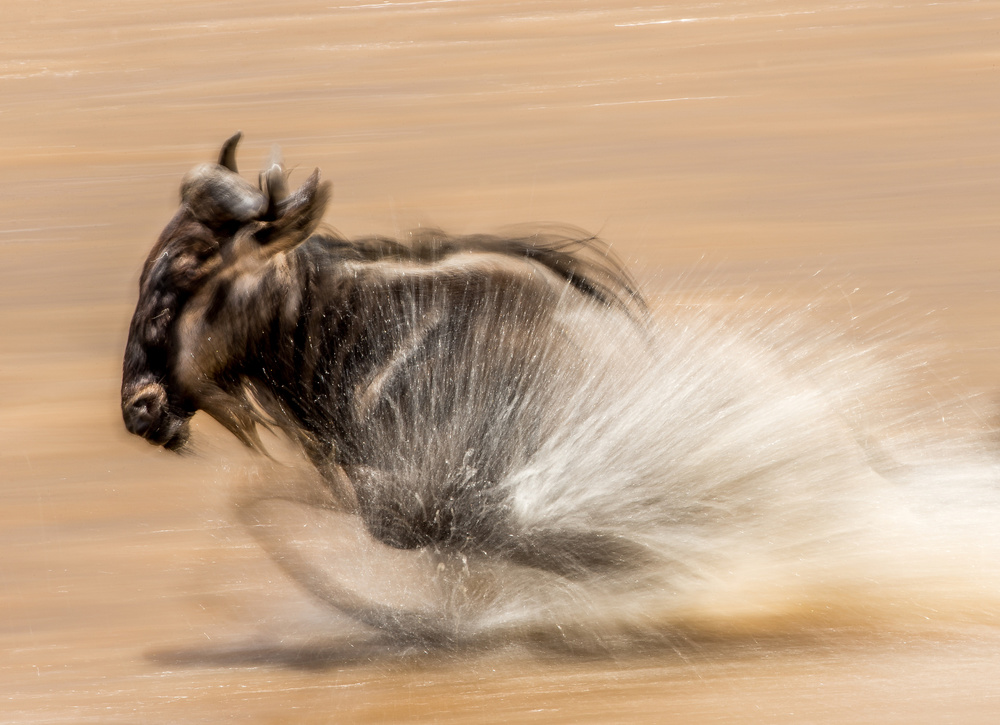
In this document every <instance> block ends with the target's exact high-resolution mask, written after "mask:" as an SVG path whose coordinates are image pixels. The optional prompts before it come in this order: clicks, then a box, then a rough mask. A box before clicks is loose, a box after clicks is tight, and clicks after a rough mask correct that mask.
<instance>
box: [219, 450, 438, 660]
mask: <svg viewBox="0 0 1000 725" xmlns="http://www.w3.org/2000/svg"><path fill="white" fill-rule="evenodd" d="M288 473H291V471H290V469H289V470H286V474H288ZM334 501H335V499H334V498H333V497H332V496H329V495H327V494H324V493H323V492H322V490H321V489H320V490H317V487H314V486H310V485H300V484H297V485H293V486H286V487H285V488H283V489H279V490H278V491H277V492H271V493H269V494H264V493H261V494H259V495H244V496H243V497H242V500H240V501H239V502H238V504H237V507H238V511H239V515H240V518H241V519H242V521H243V523H244V524H245V525H246V526H247V528H248V530H249V531H250V532H251V533H252V534H253V536H254V537H255V538H256V540H257V541H258V543H259V544H260V545H261V547H262V548H263V549H264V550H265V551H266V552H267V553H268V554H269V555H270V556H271V558H272V559H273V560H274V561H275V562H276V563H277V564H278V565H279V566H280V567H281V568H282V569H283V570H284V571H285V572H286V573H287V574H288V575H289V576H290V577H291V578H292V579H293V580H294V581H295V582H296V583H297V584H299V585H300V586H302V587H303V588H304V589H305V590H306V591H307V592H309V593H310V594H311V595H313V596H315V597H317V598H318V599H320V600H321V601H323V602H324V603H326V604H328V605H330V606H332V607H334V608H336V609H337V610H339V611H341V612H343V613H345V614H347V615H349V616H351V617H353V618H354V619H356V620H357V621H359V622H361V623H363V624H366V625H368V626H371V627H374V628H375V629H377V630H379V631H380V632H382V633H383V634H385V635H388V636H389V637H390V638H392V639H393V640H394V641H403V642H412V641H414V640H418V641H421V642H424V643H430V644H442V645H444V644H448V643H450V642H451V641H452V640H453V639H454V632H453V628H452V627H451V626H449V625H450V623H449V619H448V617H447V615H446V611H445V607H444V605H443V602H444V600H445V597H443V596H442V594H441V592H440V590H439V587H438V582H437V573H438V565H439V563H440V562H439V561H438V559H437V557H436V555H435V554H434V553H433V552H432V551H428V550H419V551H402V550H399V549H394V548H392V547H389V546H386V545H384V544H382V543H380V542H378V541H376V540H375V539H374V538H372V536H371V535H370V534H369V533H368V531H367V530H366V529H365V527H364V525H363V523H362V522H361V521H360V519H359V518H358V517H357V516H356V515H354V514H353V513H349V512H345V511H343V510H338V509H337V508H331V506H330V504H331V503H333V502H334Z"/></svg>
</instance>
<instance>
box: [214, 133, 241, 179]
mask: <svg viewBox="0 0 1000 725" xmlns="http://www.w3.org/2000/svg"><path fill="white" fill-rule="evenodd" d="M241 138H243V132H242V131H237V132H236V133H234V134H233V135H232V136H230V137H229V138H227V139H226V142H225V143H224V144H222V151H220V152H219V166H225V167H226V168H227V169H229V170H230V171H232V172H233V173H234V174H238V173H239V170H238V169H237V168H236V146H237V145H238V144H239V142H240V139H241Z"/></svg>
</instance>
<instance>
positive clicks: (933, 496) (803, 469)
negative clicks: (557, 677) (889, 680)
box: [121, 134, 1000, 646]
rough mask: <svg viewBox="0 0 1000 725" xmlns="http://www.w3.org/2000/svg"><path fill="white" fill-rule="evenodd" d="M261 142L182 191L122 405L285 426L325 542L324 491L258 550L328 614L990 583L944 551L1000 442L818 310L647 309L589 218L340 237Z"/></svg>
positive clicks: (419, 622) (854, 592) (784, 606)
mask: <svg viewBox="0 0 1000 725" xmlns="http://www.w3.org/2000/svg"><path fill="white" fill-rule="evenodd" d="M239 138H240V136H239V134H237V135H235V136H233V137H232V138H230V139H229V140H228V141H227V142H226V143H225V144H224V146H223V148H222V151H221V154H220V157H219V162H218V163H217V164H205V165H202V166H198V167H196V168H195V169H194V170H193V171H191V172H190V173H189V174H188V175H187V176H186V177H185V178H184V180H183V183H182V186H181V206H180V209H179V210H178V211H177V213H176V214H175V216H174V217H173V219H172V220H171V221H170V222H169V224H168V225H167V226H166V228H165V229H164V230H163V232H162V234H161V235H160V238H159V240H158V241H157V243H156V245H155V246H154V248H153V250H152V252H151V253H150V255H149V257H148V259H147V261H146V263H145V266H144V268H143V271H142V276H141V281H140V292H139V301H138V304H137V307H136V311H135V314H134V316H133V318H132V322H131V327H130V330H129V337H128V343H127V348H126V352H125V360H124V372H123V382H122V399H121V402H122V413H123V416H124V420H125V425H126V427H127V428H128V430H129V431H131V432H132V433H135V434H137V435H140V436H142V437H144V438H146V439H147V440H148V441H149V442H151V443H154V444H157V445H160V446H164V447H166V448H169V449H172V450H180V449H182V448H183V447H184V446H185V445H186V443H187V441H188V435H189V434H188V429H189V425H188V423H189V420H190V418H191V417H192V416H193V415H194V413H195V412H196V411H198V410H203V411H205V412H207V413H208V414H209V415H211V416H212V417H213V418H215V419H216V420H218V421H219V422H220V423H221V424H222V425H223V426H225V427H226V428H227V429H228V430H229V431H231V432H232V433H233V434H234V435H235V436H237V437H238V438H239V439H240V440H241V441H243V442H244V443H245V444H246V445H248V446H250V447H251V448H255V449H261V448H262V445H261V439H260V437H259V435H258V431H259V429H261V428H266V429H270V430H273V431H277V432H279V433H281V434H283V435H284V436H285V437H287V439H289V440H290V441H292V442H293V443H294V444H295V445H296V446H297V447H298V448H299V449H301V451H302V453H303V454H304V456H305V458H306V459H307V460H308V461H309V463H310V464H311V466H312V468H313V469H314V470H315V473H316V474H317V476H318V478H319V479H320V480H321V481H322V483H323V485H324V486H325V487H326V489H327V494H328V495H327V497H326V499H325V500H324V502H323V506H325V507H326V508H325V509H324V512H325V513H326V514H328V515H324V517H322V520H323V521H324V522H326V523H325V524H324V525H326V528H323V527H322V526H320V527H318V528H314V529H310V530H314V531H317V532H319V534H317V537H315V538H318V539H322V540H325V541H326V542H327V544H328V545H326V546H325V548H324V547H323V546H319V547H318V548H317V546H314V544H316V543H317V542H316V541H312V542H311V543H310V542H307V544H308V545H305V544H303V542H301V541H297V540H295V536H296V534H295V532H296V531H299V532H300V531H303V530H305V529H307V528H309V526H311V524H310V523H309V522H315V520H316V516H314V515H313V512H318V511H319V508H318V507H317V506H316V505H315V502H314V501H307V502H305V503H308V504H309V505H308V506H306V508H305V509H298V510H296V513H295V516H297V517H298V518H297V519H295V521H296V523H295V525H294V526H291V527H286V530H285V532H284V533H282V532H281V531H280V530H278V529H273V528H272V529H271V531H272V532H274V533H270V534H267V535H265V536H262V537H260V538H261V539H262V543H264V545H265V547H266V548H267V549H268V550H269V552H270V553H271V554H272V556H274V557H275V559H276V560H277V561H278V562H279V563H280V564H282V565H283V566H284V567H285V569H286V570H287V571H289V573H290V574H292V575H293V576H294V577H295V578H296V579H298V581H299V582H300V583H301V584H303V585H304V586H305V587H306V588H307V589H308V590H309V591H311V592H312V593H313V594H316V595H317V596H319V597H320V598H322V599H323V600H325V601H326V602H327V603H329V604H331V605H333V606H334V607H336V608H339V609H341V610H343V611H345V612H347V613H348V614H350V615H352V616H354V617H355V618H357V619H359V620H360V621H362V622H365V623H367V624H369V625H373V626H375V627H377V628H380V629H381V630H383V631H386V632H389V633H390V634H391V635H393V636H400V635H411V636H416V637H419V638H421V639H424V640H426V639H428V638H436V639H437V640H439V641H440V640H442V639H443V640H446V641H456V640H461V639H462V638H463V637H469V636H472V637H475V636H481V635H482V634H483V633H496V632H502V631H509V630H510V629H511V628H516V629H518V631H520V632H521V633H522V634H523V633H524V632H525V631H526V629H527V630H531V631H533V632H535V633H538V632H539V631H541V632H546V633H549V634H554V635H555V637H556V638H560V637H563V638H566V639H568V640H573V641H580V640H581V639H583V640H586V639H588V638H591V639H593V638H596V639H597V640H601V641H602V642H604V641H608V640H609V639H614V638H615V637H618V636H619V635H622V636H625V637H626V638H630V637H632V636H633V635H635V634H638V635H640V636H641V637H642V638H643V639H644V641H646V640H648V639H649V638H655V637H656V636H658V635H659V634H666V636H667V638H668V640H669V639H670V637H672V636H673V635H672V633H673V632H677V631H691V628H692V627H693V628H699V627H703V626H708V625H706V623H709V625H711V622H719V621H722V622H725V623H728V622H730V621H734V620H739V621H741V622H742V624H740V625H739V626H740V627H741V628H743V629H742V630H741V631H748V630H747V628H748V627H752V626H751V625H750V624H747V622H748V621H753V622H758V621H759V622H768V623H773V622H776V621H785V620H787V621H792V622H800V621H802V620H803V618H806V619H808V618H809V617H814V616H816V617H820V620H819V621H821V622H822V614H823V613H824V612H836V611H851V612H860V611H865V610H864V606H865V605H864V603H865V602H868V603H870V604H871V606H872V609H871V610H870V611H877V612H881V610H882V605H883V603H884V599H880V598H879V596H874V597H873V596H872V594H871V593H872V586H871V583H872V582H876V581H878V582H881V583H882V584H884V585H887V586H888V587H889V590H890V591H906V592H910V594H908V595H907V596H918V595H919V596H933V594H932V592H933V591H934V587H933V585H932V584H931V582H934V581H936V582H939V583H942V584H941V586H940V587H939V589H940V591H941V592H943V596H945V597H950V596H952V594H953V592H954V591H955V586H959V585H961V586H964V585H965V584H966V583H967V582H963V583H961V584H958V583H956V578H955V576H956V575H955V573H956V572H965V571H966V570H965V569H963V568H962V566H961V565H960V564H961V562H959V565H957V566H956V564H955V563H954V562H953V561H952V560H944V559H941V558H940V552H941V551H967V550H969V546H970V542H971V546H972V549H973V550H976V549H975V547H979V546H981V545H982V542H983V541H985V540H987V539H988V538H989V537H990V536H992V534H991V533H989V532H992V531H995V528H996V527H995V524H994V520H993V519H992V518H990V519H989V521H988V522H987V524H986V525H984V526H982V527H980V528H974V527H973V528H970V527H969V526H966V525H965V524H964V523H962V524H961V525H960V526H958V527H955V526H954V524H953V521H952V518H949V517H953V519H954V521H959V522H966V521H968V520H971V518H972V517H973V514H972V513H971V512H970V511H967V510H965V509H962V510H961V511H957V512H956V511H953V510H952V509H951V508H948V507H943V506H939V501H941V500H946V499H948V497H949V496H950V497H952V498H954V499H955V500H958V499H959V498H961V496H959V494H957V493H955V491H964V492H966V494H963V495H967V498H968V500H973V501H981V502H985V503H982V505H978V504H977V506H976V510H977V511H987V512H993V511H996V510H997V509H998V508H1000V507H998V505H997V502H996V499H997V496H996V494H995V484H994V483H993V482H994V481H995V471H994V469H995V457H994V456H993V454H992V453H990V454H988V455H981V451H982V450H983V449H982V447H981V446H979V444H978V443H976V442H974V441H971V442H970V443H969V444H968V445H965V446H964V447H963V448H961V449H960V451H959V452H958V453H955V452H953V451H952V452H947V451H944V449H943V448H940V447H939V446H936V445H933V444H932V443H931V442H930V439H928V438H927V437H926V436H924V435H923V434H922V433H919V427H918V426H917V424H916V422H915V421H917V420H918V419H919V417H920V416H919V415H918V413H919V411H920V410H921V408H920V405H918V404H912V402H911V398H909V397H907V396H908V395H909V394H910V393H908V392H907V390H908V388H907V386H906V385H905V384H900V383H899V382H898V380H900V379H901V378H897V377H895V376H894V375H890V374H889V373H890V372H891V370H892V368H893V367H894V365H889V364H883V362H884V361H880V358H879V355H878V354H877V352H876V353H871V351H869V350H866V349H861V348H859V347H858V346H857V345H856V344H855V343H854V342H853V341H846V340H844V339H842V336H841V335H839V333H836V332H831V331H829V330H826V331H823V330H820V329H813V328H809V329H806V328H803V327H800V325H799V323H798V322H797V318H796V316H795V315H791V316H789V315H777V316H774V317H768V316H767V315H760V314H758V313H756V312H751V313H750V314H742V313H739V312H732V311H727V312H725V313H723V314H722V315H715V314H712V313H710V312H709V311H706V310H707V308H705V307H703V306H701V305H693V306H691V305H687V306H685V305H677V306H675V307H674V308H672V310H671V315H670V318H669V319H667V320H666V321H664V322H658V323H655V324H654V323H653V322H651V321H650V315H649V314H648V312H647V308H646V304H645V302H644V301H643V298H642V296H641V295H640V293H639V292H638V290H637V288H636V285H635V283H634V282H633V280H632V278H631V277H630V276H629V275H628V273H627V272H626V271H625V270H624V269H623V268H622V266H621V264H620V263H618V262H617V261H616V260H615V258H614V257H613V256H611V255H610V253H609V250H608V249H607V247H606V246H605V245H604V244H603V243H602V242H600V241H599V240H598V239H595V238H593V237H591V236H588V235H586V234H583V233H575V232H565V231H563V232H556V231H552V230H549V231H547V232H534V233H525V234H512V235H508V236H504V237H500V236H488V235H478V236H465V237H452V236H448V235H446V234H444V233H442V232H438V231H434V230H424V231H420V232H417V233H414V234H412V235H411V238H410V239H408V240H406V241H405V242H398V241H395V240H391V239H387V238H382V237H369V238H362V239H356V240H347V239H344V238H342V237H341V236H339V235H337V234H335V233H333V232H317V231H316V230H317V227H318V225H319V224H320V220H321V217H322V215H323V212H324V209H325V207H326V204H327V201H328V199H329V197H330V190H329V186H328V185H327V184H325V183H321V182H320V180H319V174H318V171H317V172H315V173H313V175H312V176H310V177H309V178H308V180H307V181H306V182H305V183H304V184H303V185H302V186H301V187H300V188H299V189H298V190H296V191H294V192H291V193H289V192H288V190H287V188H286V181H285V179H286V177H285V172H284V170H283V169H282V167H281V165H280V164H278V163H272V165H271V166H270V167H269V168H268V169H266V170H265V171H264V172H263V173H262V174H261V175H260V177H259V183H258V185H257V186H254V185H252V184H250V183H248V182H246V181H245V180H243V179H242V178H241V177H240V176H239V174H238V173H237V167H236V162H235V149H236V144H237V142H238V141H239ZM737 308H738V306H734V309H737ZM890 362H894V361H890ZM902 379H905V378H902ZM918 392H920V391H918ZM920 397H925V396H923V395H922V393H921V394H920ZM932 413H933V414H932V415H931V416H930V418H931V419H934V418H943V417H944V416H942V415H941V413H940V410H939V409H938V408H935V409H934V410H933V411H932ZM942 451H944V452H942ZM949 456H950V457H949ZM941 491H946V492H947V493H946V494H941ZM907 497H910V498H909V499H908V498H907ZM908 501H912V502H916V503H913V504H912V505H913V506H916V507H917V509H919V510H917V511H916V513H914V511H911V510H910V506H911V503H909V502H908ZM310 509H311V510H310ZM927 512H933V513H934V516H933V517H931V516H929V515H928V514H927ZM317 515H318V514H317ZM976 515H980V518H983V516H982V515H981V514H976ZM990 516H992V514H990ZM935 517H936V518H935ZM265 518H266V517H265ZM986 518H988V517H986ZM279 519H281V516H280V515H276V516H275V517H273V518H271V519H267V520H268V521H270V522H272V523H273V522H274V521H278V520H279ZM248 520H250V521H251V522H254V521H258V519H255V518H254V517H253V516H250V517H249V519H248ZM330 522H333V523H334V524H337V526H333V527H331V526H329V524H330ZM358 522H361V525H358ZM352 526H354V527H356V529H357V532H359V533H358V535H357V536H355V535H354V534H344V535H341V534H338V533H337V532H338V531H345V532H350V531H351V530H352V529H351V527H352ZM949 527H950V528H949ZM942 532H943V533H942ZM362 534H363V536H362ZM352 537H353V538H352ZM935 542H938V543H935ZM310 547H311V548H310ZM963 547H965V548H963ZM916 551H919V552H922V553H921V556H923V559H921V560H920V562H918V561H917V560H916V559H915V558H914V557H913V556H911V553H912V552H916ZM973 559H975V560H977V561H978V560H984V559H983V557H982V556H981V555H980V556H979V558H978V559H976V557H972V558H971V559H970V560H973ZM903 561H905V565H902V564H901V563H900V562H903ZM928 562H929V563H928ZM341 575H342V577H341ZM959 576H961V575H959ZM352 577H353V579H352ZM978 577H979V574H978V573H977V572H975V571H974V572H972V575H971V576H970V577H969V580H970V581H972V582H973V587H975V586H978V584H976V581H977V579H978ZM396 579H398V584H399V585H398V587H397V588H396V591H393V592H390V593H388V594H387V593H386V592H385V591H381V590H378V586H377V585H378V584H379V583H380V582H381V581H382V580H387V581H388V582H389V583H390V584H391V583H393V581H394V580H396ZM348 580H350V581H348ZM420 582H424V583H427V582H430V585H429V587H430V588H429V589H424V590H421V587H420ZM887 583H888V584H887ZM892 587H895V589H892ZM418 590H420V591H418ZM421 591H422V593H421ZM932 606H937V604H936V603H935V604H932ZM838 607H840V609H839V610H838ZM878 616H881V615H878ZM740 617H742V618H743V619H740ZM748 618H749V619H748ZM711 626H715V625H711ZM725 626H729V625H728V624H726V625H725ZM753 626H755V625H753ZM505 627H506V628H507V630H505ZM574 627H576V628H577V629H576V632H575V634H574V633H573V632H574V629H573V628H574ZM685 628H686V629H685ZM601 646H603V644H602V645H601Z"/></svg>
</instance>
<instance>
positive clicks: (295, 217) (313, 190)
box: [254, 169, 332, 254]
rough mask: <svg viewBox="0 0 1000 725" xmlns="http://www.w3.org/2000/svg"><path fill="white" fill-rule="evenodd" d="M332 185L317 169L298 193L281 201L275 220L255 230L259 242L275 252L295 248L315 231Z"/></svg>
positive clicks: (274, 212) (275, 213)
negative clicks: (323, 179) (320, 178)
mask: <svg viewBox="0 0 1000 725" xmlns="http://www.w3.org/2000/svg"><path fill="white" fill-rule="evenodd" d="M331 187H332V185H331V184H330V182H328V181H325V182H323V183H320V180H319V169H316V170H315V171H314V172H313V173H312V174H311V175H310V176H309V178H308V179H306V181H305V183H304V184H302V186H300V187H299V188H298V189H297V190H296V191H295V192H294V193H292V194H290V195H289V196H287V197H285V198H284V199H283V200H282V201H281V202H279V203H278V204H277V206H276V208H275V209H274V211H273V215H274V217H275V218H274V220H272V221H266V222H265V223H264V224H263V225H262V226H261V227H260V228H259V229H257V230H256V231H255V232H254V238H255V239H256V240H257V242H258V243H259V244H260V245H261V246H264V247H267V250H268V251H269V252H271V253H273V254H277V253H278V252H284V251H287V250H289V249H293V248H294V247H296V246H297V245H299V244H301V243H302V242H304V241H305V240H306V239H307V238H308V237H309V235H310V234H312V233H313V231H315V229H316V227H317V226H318V225H319V222H320V220H321V219H322V218H323V212H324V211H325V210H326V204H327V202H328V201H329V200H330V194H331Z"/></svg>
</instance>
